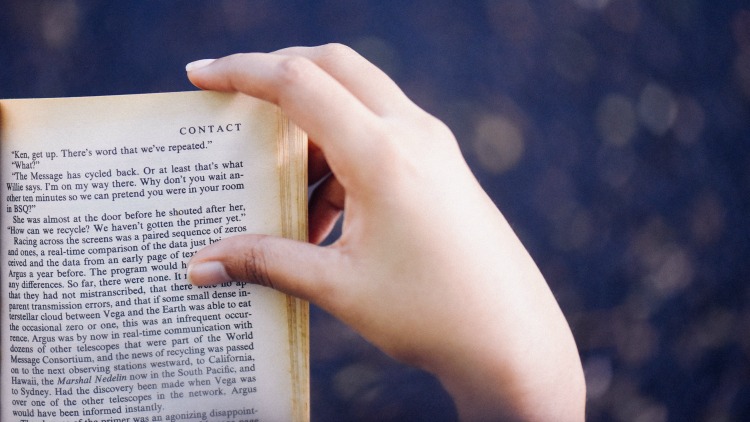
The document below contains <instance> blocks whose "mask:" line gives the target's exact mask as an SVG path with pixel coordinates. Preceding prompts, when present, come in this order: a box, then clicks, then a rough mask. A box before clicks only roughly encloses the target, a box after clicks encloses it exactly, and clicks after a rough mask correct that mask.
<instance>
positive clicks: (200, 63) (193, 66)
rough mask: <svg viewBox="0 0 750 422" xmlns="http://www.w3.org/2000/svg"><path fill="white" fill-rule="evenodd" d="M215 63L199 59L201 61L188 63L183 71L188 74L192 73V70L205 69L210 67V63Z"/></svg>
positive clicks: (210, 60)
mask: <svg viewBox="0 0 750 422" xmlns="http://www.w3.org/2000/svg"><path fill="white" fill-rule="evenodd" d="M215 61H216V59H201V60H196V61H194V62H190V63H188V64H187V65H185V71H186V72H188V73H189V72H192V71H194V70H198V69H200V68H203V67H206V66H208V65H210V64H211V63H213V62H215Z"/></svg>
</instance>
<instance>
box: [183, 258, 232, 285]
mask: <svg viewBox="0 0 750 422" xmlns="http://www.w3.org/2000/svg"><path fill="white" fill-rule="evenodd" d="M187 277H188V281H189V282H190V283H192V284H194V285H196V286H210V285H212V284H221V283H226V282H228V281H232V278H231V277H229V274H227V270H226V268H224V264H222V263H221V262H216V261H209V262H199V263H197V264H190V265H188V269H187Z"/></svg>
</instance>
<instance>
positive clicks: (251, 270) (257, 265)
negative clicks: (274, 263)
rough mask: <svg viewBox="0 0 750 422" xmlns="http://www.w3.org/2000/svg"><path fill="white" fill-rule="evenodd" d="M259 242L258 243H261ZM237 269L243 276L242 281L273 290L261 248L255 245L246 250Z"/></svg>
mask: <svg viewBox="0 0 750 422" xmlns="http://www.w3.org/2000/svg"><path fill="white" fill-rule="evenodd" d="M261 242H262V240H259V242H258V243H261ZM239 268H241V271H242V273H243V275H244V277H243V278H244V279H246V280H247V281H249V282H250V283H253V284H258V285H261V286H266V287H271V288H273V287H274V286H273V282H272V281H271V277H270V275H269V273H268V263H267V261H266V255H265V253H263V249H262V247H260V245H256V246H255V247H252V248H250V249H248V250H247V251H246V252H245V253H244V254H243V255H242V260H241V262H240V265H239Z"/></svg>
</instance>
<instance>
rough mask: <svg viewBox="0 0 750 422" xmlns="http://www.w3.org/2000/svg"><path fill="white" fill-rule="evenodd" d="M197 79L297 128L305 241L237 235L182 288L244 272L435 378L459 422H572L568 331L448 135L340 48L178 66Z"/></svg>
mask: <svg viewBox="0 0 750 422" xmlns="http://www.w3.org/2000/svg"><path fill="white" fill-rule="evenodd" d="M188 76H189V78H190V80H191V81H192V82H193V83H194V84H195V85H196V86H198V87H200V88H203V89H209V90H217V91H240V92H244V93H246V94H248V95H251V96H255V97H259V98H262V99H265V100H267V101H270V102H273V103H276V104H278V105H279V106H280V107H281V108H282V109H283V110H284V112H285V113H286V114H287V115H288V116H289V117H290V118H291V119H292V120H293V121H294V122H295V123H297V124H298V125H299V126H300V127H302V128H303V129H304V130H305V131H306V132H307V133H308V135H309V136H310V140H311V142H312V143H313V145H311V157H310V169H311V180H312V181H315V180H316V179H320V178H322V177H323V176H324V175H325V174H326V173H327V172H328V170H329V169H330V172H331V173H332V174H331V175H330V176H328V178H327V179H325V181H323V182H322V185H321V186H320V187H319V188H318V190H317V191H316V192H315V194H314V196H313V198H312V199H311V202H310V212H309V214H310V238H311V241H312V242H313V243H318V242H320V241H321V240H322V239H324V238H325V236H326V234H327V233H328V232H329V231H330V230H331V228H332V226H333V224H334V223H335V221H336V219H337V218H338V216H339V214H340V213H341V212H342V210H346V213H345V215H344V221H343V229H342V234H341V236H340V238H339V239H338V240H337V241H336V242H335V243H333V244H332V245H330V246H328V247H320V246H315V245H313V244H307V243H303V242H295V241H291V240H287V239H280V238H275V237H267V236H257V235H244V236H237V237H233V238H228V239H225V240H222V241H220V242H217V243H215V244H212V245H210V246H208V247H206V248H205V249H203V250H201V251H199V252H198V253H196V254H195V255H194V256H193V258H192V259H191V261H190V265H189V270H188V273H189V274H188V276H189V279H190V280H191V282H192V283H194V284H197V285H208V284H215V283H221V282H225V281H228V280H244V281H248V282H252V283H258V284H263V285H268V286H270V287H273V288H274V289H278V290H280V291H283V292H285V293H288V294H291V295H294V296H297V297H301V298H303V299H306V300H309V301H311V302H313V303H315V304H317V305H318V306H320V307H321V308H323V309H325V310H327V311H328V312H330V313H331V314H333V315H334V316H336V317H337V318H339V319H341V320H342V321H343V322H345V323H346V324H348V325H350V326H351V327H353V328H354V329H355V330H357V331H358V332H359V333H361V334H362V335H363V336H364V337H365V338H367V339H368V340H369V341H371V342H372V343H373V344H375V345H376V346H378V347H379V348H380V349H382V350H383V351H384V352H385V353H387V354H389V355H391V356H392V357H394V358H396V359H398V360H401V361H403V362H406V363H408V364H412V365H416V366H418V367H420V368H422V369H425V370H427V371H430V372H432V373H433V374H435V375H436V376H437V377H438V378H439V379H440V380H441V382H442V383H443V385H444V386H445V388H446V390H447V391H448V392H449V393H450V394H451V395H452V397H453V398H454V400H455V402H456V405H457V408H458V411H459V415H460V417H461V418H462V419H466V420H481V419H491V420H496V419H504V418H506V419H526V420H556V421H561V420H583V409H584V400H585V386H584V381H583V376H582V370H581V364H580V359H579V357H578V352H577V349H576V346H575V343H574V341H573V337H572V335H571V333H570V329H569V327H568V325H567V323H566V321H565V318H564V316H563V315H562V312H561V311H560V309H559V307H558V305H557V303H556V301H555V299H554V297H553V295H552V294H551V292H550V290H549V288H548V286H547V284H546V282H545V280H544V278H543V277H542V275H541V274H540V272H539V270H538V268H537V266H536V265H535V264H534V262H533V260H532V259H531V257H530V256H529V255H528V253H527V252H526V250H525V248H524V247H523V245H522V244H521V243H520V241H519V240H518V238H517V237H516V236H515V234H514V233H513V230H512V229H511V228H510V227H509V225H508V223H507V222H506V220H505V219H504V217H503V216H502V214H501V213H500V211H498V209H497V208H496V207H495V205H494V204H493V203H492V201H491V200H490V198H489V197H488V196H487V195H486V194H485V192H484V191H483V190H482V188H481V187H480V186H479V184H478V182H477V181H476V179H475V178H474V176H473V175H472V173H471V171H470V170H469V168H468V166H467V165H466V163H465V161H464V160H463V158H462V156H461V153H460V151H459V148H458V144H457V142H456V140H455V139H454V137H453V135H452V133H451V132H450V130H449V129H448V128H447V127H446V126H445V125H444V124H443V123H442V122H440V121H439V120H437V119H435V118H434V117H432V116H430V115H429V114H427V113H426V112H425V111H423V110H422V109H420V108H419V107H417V106H416V105H414V104H413V103H412V102H411V101H410V100H409V99H408V98H407V97H406V96H405V95H404V93H403V92H402V91H401V90H400V89H399V88H398V86H396V84H395V83H394V82H393V81H392V80H391V79H389V78H388V77H387V76H386V75H385V74H384V73H383V72H381V71H380V70H379V69H377V68H376V67H375V66H373V65H372V64H370V63H369V62H367V61H366V60H365V59H363V58H362V57H360V56H359V55H357V54H356V53H355V52H353V51H352V50H350V49H348V48H346V47H343V46H339V45H329V46H323V47H316V48H289V49H285V50H281V51H277V52H274V53H269V54H253V53H251V54H238V55H233V56H229V57H225V58H221V59H218V60H215V61H199V62H194V63H192V64H191V65H188Z"/></svg>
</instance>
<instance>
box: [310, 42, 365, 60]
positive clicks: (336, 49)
mask: <svg viewBox="0 0 750 422" xmlns="http://www.w3.org/2000/svg"><path fill="white" fill-rule="evenodd" d="M319 51H320V54H321V55H322V56H333V57H340V56H353V55H357V53H356V52H355V51H354V49H352V48H351V47H349V46H347V45H344V44H340V43H330V44H325V45H322V46H320V50H319Z"/></svg>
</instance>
